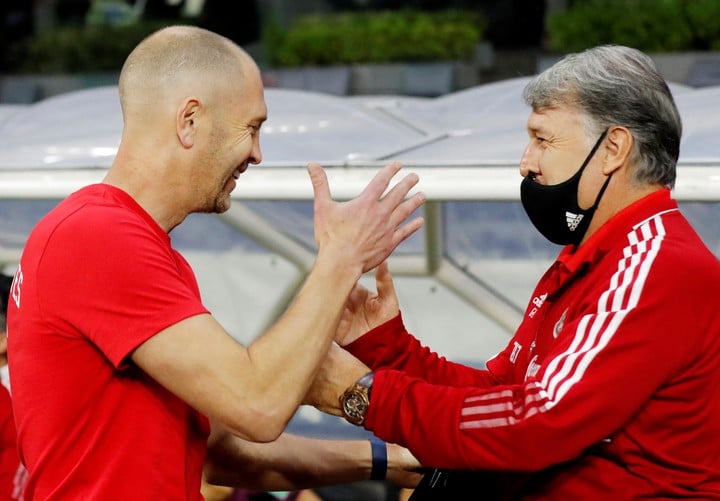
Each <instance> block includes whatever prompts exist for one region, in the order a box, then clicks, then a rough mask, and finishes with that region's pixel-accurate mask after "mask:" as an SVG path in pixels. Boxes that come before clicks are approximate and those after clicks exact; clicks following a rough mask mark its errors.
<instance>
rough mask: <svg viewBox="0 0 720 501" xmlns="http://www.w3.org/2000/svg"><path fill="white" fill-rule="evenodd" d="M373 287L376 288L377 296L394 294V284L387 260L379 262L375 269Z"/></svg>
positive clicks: (384, 296)
mask: <svg viewBox="0 0 720 501" xmlns="http://www.w3.org/2000/svg"><path fill="white" fill-rule="evenodd" d="M375 287H376V288H377V292H378V296H380V297H381V298H386V297H394V296H395V284H394V283H393V279H392V275H391V274H390V266H389V265H388V262H387V260H385V261H383V262H382V263H380V265H379V266H378V267H377V269H376V270H375Z"/></svg>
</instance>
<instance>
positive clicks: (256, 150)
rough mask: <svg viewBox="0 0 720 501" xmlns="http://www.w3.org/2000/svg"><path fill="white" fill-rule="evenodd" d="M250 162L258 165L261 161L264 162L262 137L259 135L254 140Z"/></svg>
mask: <svg viewBox="0 0 720 501" xmlns="http://www.w3.org/2000/svg"><path fill="white" fill-rule="evenodd" d="M248 162H249V163H251V164H253V165H257V164H259V163H260V162H262V151H260V138H259V137H258V138H257V139H256V140H255V141H253V147H252V150H250V156H249V157H248Z"/></svg>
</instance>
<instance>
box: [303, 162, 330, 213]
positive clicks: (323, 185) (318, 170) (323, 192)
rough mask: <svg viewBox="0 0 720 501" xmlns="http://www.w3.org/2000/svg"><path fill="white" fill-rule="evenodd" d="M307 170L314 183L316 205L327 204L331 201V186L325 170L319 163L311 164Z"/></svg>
mask: <svg viewBox="0 0 720 501" xmlns="http://www.w3.org/2000/svg"><path fill="white" fill-rule="evenodd" d="M307 170H308V174H309V175H310V182H311V183H312V188H313V196H314V197H315V204H318V203H319V202H322V203H325V202H327V201H328V200H329V199H330V186H329V185H328V180H327V175H326V174H325V169H323V168H322V166H321V165H320V164H319V163H317V162H310V163H309V164H308V166H307Z"/></svg>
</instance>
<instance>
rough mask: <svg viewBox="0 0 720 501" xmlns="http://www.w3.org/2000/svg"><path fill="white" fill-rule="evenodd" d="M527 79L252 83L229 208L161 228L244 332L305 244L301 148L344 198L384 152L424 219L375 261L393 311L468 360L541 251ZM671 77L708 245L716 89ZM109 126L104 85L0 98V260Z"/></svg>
mask: <svg viewBox="0 0 720 501" xmlns="http://www.w3.org/2000/svg"><path fill="white" fill-rule="evenodd" d="M527 81H528V79H527V78H517V79H513V80H507V81H503V82H496V83H492V84H487V85H481V86H478V87H475V88H471V89H467V90H464V91H460V92H456V93H454V94H450V95H446V96H442V97H438V98H433V99H429V98H428V99H425V98H408V97H403V96H355V97H337V96H332V95H324V94H318V93H311V92H304V91H298V90H283V89H274V88H271V89H267V90H266V100H267V103H268V109H269V118H268V121H267V123H266V124H265V125H264V126H263V129H262V135H261V146H262V150H263V162H262V164H261V165H259V166H252V167H251V168H250V169H249V170H248V172H246V173H244V174H243V176H242V177H241V179H240V181H239V183H238V186H237V188H236V190H235V191H234V193H233V197H234V199H235V200H236V202H235V203H234V204H233V208H232V209H231V210H230V211H229V213H227V214H225V215H223V216H221V217H220V218H215V217H211V216H207V215H198V216H197V218H196V217H194V216H193V217H190V218H188V220H187V221H186V222H185V223H184V224H183V225H181V226H180V227H179V228H177V229H176V230H174V231H173V239H174V241H175V243H176V245H177V246H178V247H179V248H181V250H182V251H183V252H184V253H185V254H186V256H187V257H188V259H189V260H190V262H191V263H192V265H193V267H194V268H195V270H196V272H197V274H198V280H199V282H200V285H201V289H202V292H203V298H204V300H205V302H206V303H207V304H208V306H209V307H210V309H211V310H212V311H213V312H214V314H215V315H216V316H217V317H218V318H219V319H220V320H221V322H222V323H223V324H224V325H225V326H226V328H227V329H228V331H229V332H230V333H231V334H232V335H233V336H235V337H236V338H237V339H239V340H240V341H242V342H250V341H251V340H252V339H253V338H254V337H255V336H257V335H259V334H260V333H261V332H262V331H263V330H264V328H265V327H266V326H267V325H268V324H269V323H271V322H272V321H273V320H274V319H275V318H276V317H277V316H278V315H279V314H280V313H281V312H282V311H283V310H284V308H285V307H286V306H287V304H288V301H289V300H290V298H291V297H292V295H293V294H294V293H295V290H296V289H297V287H298V285H299V284H300V283H301V281H302V280H303V278H304V276H305V273H306V272H307V270H308V269H309V267H310V265H311V263H312V260H313V257H314V247H313V245H314V244H313V238H312V219H311V217H312V213H311V212H312V207H311V202H310V201H311V200H312V189H311V185H310V182H309V179H308V178H307V173H306V171H305V168H304V167H305V165H306V164H307V162H309V161H318V162H320V163H321V164H323V165H325V166H326V167H327V168H328V170H329V173H328V176H329V178H330V184H331V188H332V191H333V195H334V196H335V197H337V198H345V197H351V196H354V195H356V194H357V193H359V191H360V190H361V189H362V188H363V187H364V186H365V184H366V183H367V182H368V181H369V179H370V178H371V176H372V175H373V174H374V172H375V170H376V169H377V168H378V167H380V166H381V165H384V164H385V163H387V162H388V161H390V160H400V161H402V162H403V164H404V165H405V166H406V170H412V171H415V172H417V173H418V174H419V175H420V177H421V183H420V185H419V189H422V190H423V191H424V192H425V193H426V194H427V195H428V203H427V204H426V207H425V209H424V210H425V214H424V215H425V218H426V221H427V223H426V227H425V229H424V231H423V232H422V234H421V235H418V236H417V237H416V238H415V237H414V238H413V239H411V241H409V242H407V243H406V244H403V246H401V248H399V249H398V251H397V252H396V254H395V255H394V256H393V258H392V259H391V270H392V271H393V273H394V275H395V276H396V281H397V288H398V291H399V295H400V298H401V308H402V309H403V316H404V318H405V319H406V323H407V324H408V326H409V328H410V329H411V331H413V332H414V333H416V334H417V335H418V336H419V337H420V338H421V339H422V340H423V342H426V343H427V344H429V345H430V346H432V347H433V348H435V349H436V350H437V351H439V352H440V353H441V354H444V355H446V356H448V357H449V358H452V359H456V360H459V361H463V362H466V363H472V364H476V365H478V366H480V365H482V364H483V363H484V361H485V360H486V359H487V358H488V357H489V356H492V355H493V354H494V353H496V352H497V351H498V350H499V349H501V348H502V347H503V346H504V344H505V343H506V342H507V340H508V337H509V336H510V334H511V333H512V332H513V330H514V328H515V326H516V325H517V323H518V322H519V320H520V316H521V314H522V311H523V309H524V307H525V304H526V302H527V300H528V299H529V295H530V293H531V292H532V287H533V285H534V283H535V282H536V281H537V279H538V278H539V276H540V275H541V274H542V272H543V271H544V268H545V266H547V264H548V263H549V262H550V261H551V259H552V257H553V256H554V254H555V253H556V252H557V247H555V246H551V245H550V244H547V243H546V242H544V241H543V240H542V238H541V237H539V236H538V235H537V234H536V232H535V231H534V229H532V227H531V226H530V224H529V223H528V222H527V220H526V218H525V216H524V214H523V213H522V209H521V208H519V204H518V203H517V201H518V198H519V182H520V177H519V174H518V170H517V166H518V162H519V159H520V156H521V154H522V151H523V148H524V147H525V145H526V132H525V121H526V119H527V115H528V112H529V110H528V108H527V107H526V106H525V105H524V103H523V102H522V99H521V93H522V89H523V87H524V85H525V84H526V83H527ZM672 90H673V93H674V94H675V97H676V100H677V104H678V107H679V108H680V112H681V115H682V118H683V122H684V130H685V133H684V137H683V141H682V144H681V153H680V162H679V170H678V182H677V186H676V190H675V196H676V198H678V199H679V200H680V201H681V202H683V203H687V204H688V210H689V211H690V212H691V214H695V215H696V216H697V219H696V221H695V222H696V224H697V225H698V227H699V230H700V232H701V234H702V235H703V236H704V237H706V238H707V242H708V245H709V246H710V247H711V248H712V249H713V250H714V251H715V252H716V253H720V230H718V229H717V224H716V214H717V213H718V212H717V210H718V206H719V205H720V141H718V139H717V137H718V135H719V134H718V133H719V132H720V87H706V88H702V89H692V88H689V87H685V86H681V85H673V86H672ZM121 128H122V117H121V113H120V108H119V103H118V97H117V88H116V87H113V86H111V87H100V88H93V89H87V90H82V91H77V92H72V93H68V94H65V95H60V96H56V97H53V98H49V99H46V100H44V101H41V102H38V103H35V104H32V105H27V106H2V105H0V262H2V263H5V264H6V266H12V265H13V264H14V262H15V261H16V260H17V259H18V258H19V255H20V251H21V247H22V242H23V239H24V238H25V237H26V236H27V233H28V232H29V231H30V229H31V227H32V226H33V225H34V223H35V221H37V219H38V218H39V217H41V216H42V215H43V214H44V213H45V212H46V211H47V210H49V208H50V207H52V205H53V204H54V203H55V202H56V201H57V200H59V199H60V198H63V197H65V196H66V195H67V194H69V193H70V192H71V191H74V190H75V189H77V188H79V187H81V186H84V185H87V184H90V183H93V182H97V181H99V180H100V179H102V177H103V175H104V173H105V171H106V169H107V168H108V167H109V166H110V164H111V162H112V160H113V158H114V155H115V153H116V151H117V147H118V144H119V141H120V135H121ZM694 202H706V203H704V204H695V205H693V203H694ZM367 281H368V285H372V280H371V278H370V277H368V278H367ZM328 419H330V420H331V424H328V421H327V420H328ZM312 422H314V423H316V425H317V426H320V427H323V426H337V423H338V421H337V420H334V419H332V418H327V417H323V416H319V415H317V414H314V413H313V412H311V411H308V410H303V411H302V415H301V416H300V417H299V418H298V421H297V422H296V426H298V427H300V428H302V427H303V426H305V424H307V423H312ZM303 423H304V424H303ZM306 431H307V430H306ZM346 431H347V430H346ZM316 432H317V431H316Z"/></svg>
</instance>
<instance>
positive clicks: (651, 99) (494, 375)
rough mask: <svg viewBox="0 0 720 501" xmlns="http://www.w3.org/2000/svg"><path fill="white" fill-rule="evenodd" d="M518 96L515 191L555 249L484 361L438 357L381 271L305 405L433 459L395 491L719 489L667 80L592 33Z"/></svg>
mask: <svg viewBox="0 0 720 501" xmlns="http://www.w3.org/2000/svg"><path fill="white" fill-rule="evenodd" d="M524 98H525V101H526V102H527V104H528V105H530V107H531V108H532V110H531V112H530V115H529V118H528V121H527V130H528V134H529V136H530V140H529V143H528V145H527V147H526V149H525V151H524V153H523V155H522V160H521V162H520V173H521V174H522V176H523V177H524V179H523V181H522V184H521V190H520V192H521V201H522V204H523V207H524V208H525V211H526V212H527V215H528V217H529V219H530V221H531V222H532V223H533V224H534V225H535V227H536V228H537V230H538V231H539V232H540V233H541V234H542V235H543V236H545V237H546V238H548V240H550V241H552V242H554V243H556V244H560V245H563V246H564V247H563V249H562V250H561V251H560V254H559V256H558V258H557V260H556V261H555V263H554V264H553V265H552V266H551V267H550V269H548V271H547V272H546V273H545V274H544V275H543V277H542V278H541V279H540V281H539V282H538V285H537V287H536V289H535V292H534V293H533V294H532V296H531V299H530V301H529V302H528V306H527V309H526V311H525V315H524V317H523V320H522V323H521V325H520V326H519V327H518V329H517V331H516V332H515V335H514V336H513V337H512V339H511V340H510V342H509V343H508V345H507V347H506V348H505V349H504V350H503V351H501V352H500V353H499V354H497V355H496V356H495V357H493V358H491V359H490V360H489V361H488V362H487V364H486V365H487V367H486V370H479V369H475V368H472V367H467V366H463V365H460V364H454V363H451V362H448V361H447V360H445V359H443V358H441V357H439V356H438V355H436V354H435V353H433V352H432V351H430V350H429V349H428V348H426V347H424V346H422V345H421V344H420V342H419V340H418V339H416V338H415V337H413V336H412V335H410V334H409V333H408V332H407V331H406V330H405V327H404V325H403V322H402V319H401V317H400V314H399V309H398V299H397V297H396V296H395V292H394V289H393V285H392V280H391V278H390V275H389V273H388V270H387V266H381V267H380V268H379V269H378V274H377V287H378V290H377V294H370V293H369V291H367V290H366V289H364V288H362V287H358V288H357V289H356V290H355V291H354V292H353V293H352V294H351V301H350V304H349V307H348V308H347V309H346V311H345V316H344V319H343V320H342V321H341V324H340V328H339V329H338V333H337V336H336V339H337V341H338V343H339V344H340V345H342V346H344V347H345V348H346V349H347V351H349V352H350V353H352V354H354V355H355V356H357V357H358V358H357V359H355V358H353V357H351V356H350V355H349V354H348V353H347V352H344V351H342V350H340V348H338V349H337V350H333V352H332V353H333V354H335V353H339V354H344V357H342V358H340V357H335V356H333V357H330V358H328V360H327V361H326V363H325V364H324V365H323V369H324V370H322V371H321V373H320V376H319V378H318V384H317V385H315V387H314V388H313V390H314V391H312V392H311V394H310V395H309V397H308V400H309V401H312V402H314V403H315V404H316V405H317V406H318V407H320V408H322V409H324V410H326V411H328V412H332V413H334V414H338V415H344V416H345V417H346V418H347V419H348V421H350V422H353V423H355V424H360V425H363V426H364V427H365V428H367V429H368V430H371V431H373V432H374V433H375V434H376V435H377V436H379V437H380V438H383V439H385V440H388V441H392V442H396V443H399V444H402V445H405V446H407V447H408V448H409V449H410V450H411V451H412V452H413V453H414V454H415V455H416V456H417V457H418V459H420V461H421V462H422V463H423V464H424V465H426V466H429V467H436V468H442V469H445V471H437V470H436V471H433V472H432V473H431V474H428V475H426V477H425V480H424V481H423V483H421V488H420V489H418V491H417V492H416V493H415V494H414V495H413V499H418V500H421V499H459V497H455V496H456V494H457V493H460V494H462V493H466V492H478V493H481V494H478V496H479V497H482V498H483V499H488V500H495V499H498V500H511V499H512V500H548V501H549V500H583V501H601V500H603V501H604V500H620V499H697V500H700V499H702V500H711V499H720V440H718V437H720V294H718V291H717V288H718V284H720V263H719V262H718V259H717V257H716V256H714V255H713V254H712V252H711V251H710V250H709V249H708V248H707V247H706V246H705V244H704V243H703V242H702V241H701V239H700V237H699V236H698V235H697V234H696V232H695V231H694V230H693V228H692V227H691V226H690V224H689V223H688V221H687V220H686V219H685V217H683V215H682V213H681V212H680V210H679V209H678V205H677V203H676V202H675V201H674V200H673V199H672V198H671V193H670V189H671V188H672V186H673V185H674V182H675V177H676V163H677V159H678V156H679V150H680V137H681V129H682V127H681V121H680V115H679V113H678V110H677V108H676V106H675V103H674V100H673V97H672V95H671V93H670V90H669V88H668V86H667V84H666V82H665V81H664V80H663V79H662V77H661V76H660V74H659V73H658V71H657V69H656V68H655V66H654V64H653V62H652V60H651V59H650V58H649V57H648V56H647V55H645V54H643V53H641V52H640V51H637V50H634V49H631V48H628V47H621V46H601V47H596V48H593V49H588V50H587V51H585V52H582V53H579V54H574V55H570V56H567V57H566V58H564V59H562V60H561V61H559V62H558V63H556V64H555V65H554V66H552V67H551V68H549V69H548V70H546V71H544V72H543V73H542V74H540V75H538V76H537V77H535V78H534V79H533V80H532V81H531V82H530V83H529V84H528V85H527V87H526V88H525V91H524ZM438 314H441V313H440V312H438ZM452 328H453V325H452V321H449V322H448V330H449V331H452ZM481 334H482V333H473V335H481ZM361 361H362V362H361ZM371 368H372V369H373V372H370V369H371ZM356 381H357V382H356ZM338 395H343V399H342V401H343V405H338ZM462 470H469V471H462Z"/></svg>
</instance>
